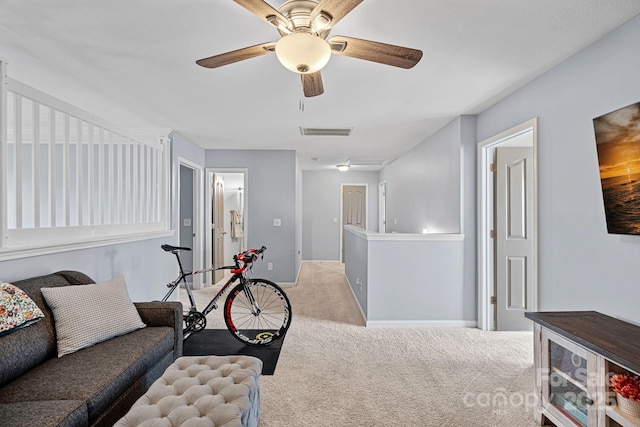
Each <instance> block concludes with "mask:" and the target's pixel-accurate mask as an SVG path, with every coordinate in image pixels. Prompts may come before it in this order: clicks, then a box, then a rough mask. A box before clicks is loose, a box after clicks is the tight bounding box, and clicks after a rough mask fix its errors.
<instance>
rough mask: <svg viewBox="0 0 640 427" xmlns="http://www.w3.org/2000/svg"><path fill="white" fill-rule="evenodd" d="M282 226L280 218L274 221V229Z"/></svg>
mask: <svg viewBox="0 0 640 427" xmlns="http://www.w3.org/2000/svg"><path fill="white" fill-rule="evenodd" d="M281 225H282V221H281V220H280V218H274V219H273V226H274V227H280V226H281Z"/></svg>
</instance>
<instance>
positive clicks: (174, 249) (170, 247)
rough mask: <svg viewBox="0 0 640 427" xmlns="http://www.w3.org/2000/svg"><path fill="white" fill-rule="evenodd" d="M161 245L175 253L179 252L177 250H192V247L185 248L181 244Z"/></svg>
mask: <svg viewBox="0 0 640 427" xmlns="http://www.w3.org/2000/svg"><path fill="white" fill-rule="evenodd" d="M160 247H161V248H162V250H164V251H165V252H174V253H175V252H177V251H190V250H191V248H185V247H181V246H171V245H162V246H160Z"/></svg>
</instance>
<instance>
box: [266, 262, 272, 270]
mask: <svg viewBox="0 0 640 427" xmlns="http://www.w3.org/2000/svg"><path fill="white" fill-rule="evenodd" d="M267 270H269V271H271V270H273V263H272V262H268V263H267Z"/></svg>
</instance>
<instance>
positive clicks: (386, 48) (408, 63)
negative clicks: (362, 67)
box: [328, 36, 422, 68]
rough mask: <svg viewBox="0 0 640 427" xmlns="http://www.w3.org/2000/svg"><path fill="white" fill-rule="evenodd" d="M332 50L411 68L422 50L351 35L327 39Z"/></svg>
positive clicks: (353, 56)
mask: <svg viewBox="0 0 640 427" xmlns="http://www.w3.org/2000/svg"><path fill="white" fill-rule="evenodd" d="M328 41H329V44H330V45H331V49H332V52H333V53H335V54H338V55H344V56H351V57H352V58H358V59H364V60H365V61H373V62H378V63H380V64H386V65H391V66H393V67H400V68H411V67H413V66H414V65H416V64H417V63H418V62H419V61H420V59H421V58H422V51H421V50H417V49H410V48H408V47H402V46H395V45H392V44H386V43H380V42H372V41H369V40H361V39H356V38H353V37H345V36H335V37H331V39H329V40H328Z"/></svg>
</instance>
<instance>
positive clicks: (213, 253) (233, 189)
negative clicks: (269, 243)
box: [205, 168, 248, 285]
mask: <svg viewBox="0 0 640 427" xmlns="http://www.w3.org/2000/svg"><path fill="white" fill-rule="evenodd" d="M247 178H248V177H247V170H246V169H228V168H227V169H207V183H208V185H207V195H206V200H207V207H206V212H207V223H208V227H207V233H206V237H207V241H206V243H205V247H206V250H205V257H206V260H207V264H208V265H211V266H215V267H220V266H222V265H229V264H231V263H232V260H233V256H234V255H236V254H238V253H240V252H242V251H243V250H245V249H246V247H247V229H248V215H247V181H248V179H247ZM225 272H227V270H221V271H216V272H215V273H208V274H207V279H206V280H207V281H206V283H207V284H209V285H211V284H215V283H217V282H219V281H221V280H224V273H225Z"/></svg>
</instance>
